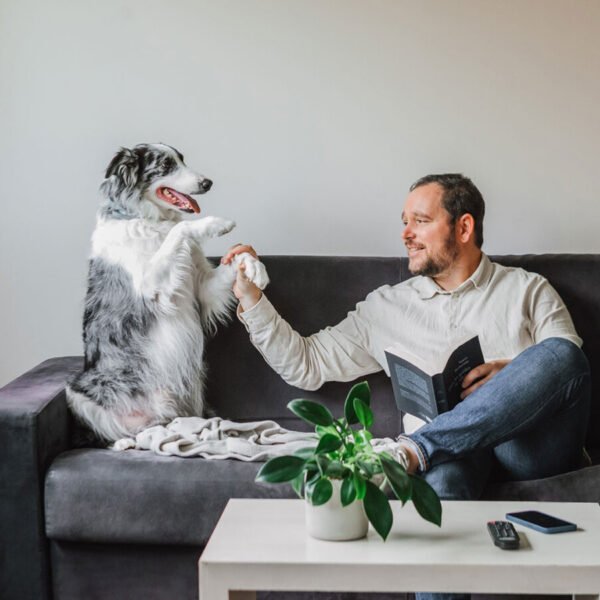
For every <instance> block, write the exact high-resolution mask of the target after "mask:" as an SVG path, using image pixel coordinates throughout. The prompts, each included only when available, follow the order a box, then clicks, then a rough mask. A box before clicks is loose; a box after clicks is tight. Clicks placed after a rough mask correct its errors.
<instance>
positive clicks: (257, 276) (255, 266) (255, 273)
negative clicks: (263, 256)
mask: <svg viewBox="0 0 600 600" xmlns="http://www.w3.org/2000/svg"><path fill="white" fill-rule="evenodd" d="M235 261H236V264H238V265H239V264H242V263H243V265H244V267H245V271H244V274H245V275H246V277H247V278H248V279H249V280H250V281H251V282H252V283H253V284H254V285H255V286H256V287H257V288H259V289H261V290H264V289H265V288H266V287H267V285H268V284H269V276H268V275H267V269H266V268H265V265H263V264H262V263H261V262H260V260H258V259H257V258H254V256H252V254H250V253H248V252H242V253H241V254H238V255H236V257H235Z"/></svg>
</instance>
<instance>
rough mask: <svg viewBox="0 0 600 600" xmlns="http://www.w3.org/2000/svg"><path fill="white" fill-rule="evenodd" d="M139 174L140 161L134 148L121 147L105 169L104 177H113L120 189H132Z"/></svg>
mask: <svg viewBox="0 0 600 600" xmlns="http://www.w3.org/2000/svg"><path fill="white" fill-rule="evenodd" d="M140 174H141V162H140V160H139V157H138V155H137V153H136V152H135V150H130V149H129V148H121V150H119V152H117V153H116V154H115V155H114V157H113V159H112V160H111V161H110V164H109V165H108V167H107V169H106V174H105V177H106V179H109V178H110V177H115V178H116V180H117V182H116V183H117V187H119V188H121V190H126V189H133V188H134V187H135V185H136V184H137V182H138V180H139V177H140Z"/></svg>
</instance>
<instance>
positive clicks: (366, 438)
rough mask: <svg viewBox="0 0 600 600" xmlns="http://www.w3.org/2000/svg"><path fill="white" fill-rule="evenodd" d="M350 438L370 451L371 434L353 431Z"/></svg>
mask: <svg viewBox="0 0 600 600" xmlns="http://www.w3.org/2000/svg"><path fill="white" fill-rule="evenodd" d="M352 437H353V438H354V440H355V441H356V442H357V443H359V444H360V445H361V446H363V447H367V448H368V449H369V450H371V440H372V439H373V434H372V433H371V432H370V431H367V430H366V429H359V430H358V431H354V432H353V433H352Z"/></svg>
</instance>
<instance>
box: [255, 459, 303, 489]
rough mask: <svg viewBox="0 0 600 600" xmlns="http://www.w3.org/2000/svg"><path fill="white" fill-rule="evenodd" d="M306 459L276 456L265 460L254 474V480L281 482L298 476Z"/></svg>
mask: <svg viewBox="0 0 600 600" xmlns="http://www.w3.org/2000/svg"><path fill="white" fill-rule="evenodd" d="M305 464H306V461H305V460H304V459H303V458H300V457H298V456H277V457H276V458H272V459H271V460H270V461H268V462H266V463H265V464H264V465H263V466H262V467H261V469H260V471H259V472H258V474H257V475H256V481H264V482H266V483H283V482H284V481H291V480H292V479H294V478H295V477H298V475H300V473H302V470H303V469H304V465H305Z"/></svg>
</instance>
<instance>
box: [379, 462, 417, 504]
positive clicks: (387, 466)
mask: <svg viewBox="0 0 600 600" xmlns="http://www.w3.org/2000/svg"><path fill="white" fill-rule="evenodd" d="M379 459H380V461H381V466H382V467H383V472H384V474H385V476H386V477H387V480H388V483H389V484H390V487H391V488H392V491H393V492H394V494H396V497H397V498H398V500H401V501H402V505H403V506H404V504H405V503H406V501H407V500H410V496H411V493H412V484H411V481H410V478H409V476H408V473H407V472H406V471H405V470H404V467H403V466H402V465H401V464H399V463H398V462H396V461H395V460H390V459H389V458H387V457H385V456H381V455H380V457H379Z"/></svg>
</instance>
